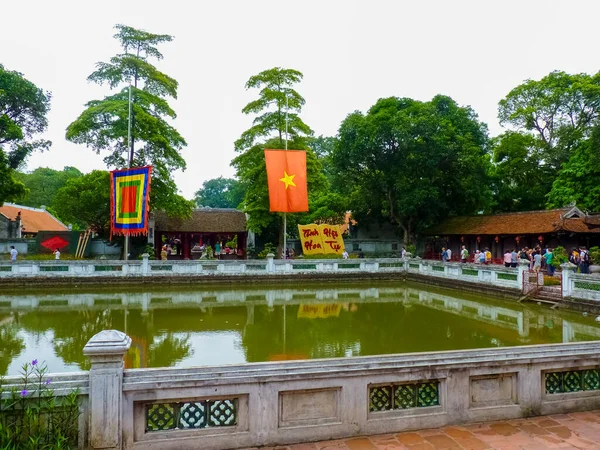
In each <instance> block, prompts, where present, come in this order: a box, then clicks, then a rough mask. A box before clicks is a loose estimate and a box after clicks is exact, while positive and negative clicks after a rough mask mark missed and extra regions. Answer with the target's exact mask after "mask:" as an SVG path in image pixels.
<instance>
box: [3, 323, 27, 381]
mask: <svg viewBox="0 0 600 450" xmlns="http://www.w3.org/2000/svg"><path fill="white" fill-rule="evenodd" d="M0 323H2V325H0V375H6V373H7V371H8V366H9V365H10V363H11V361H12V360H13V358H15V357H16V356H18V355H19V354H20V353H21V352H22V351H23V349H24V348H25V344H24V342H23V338H22V337H20V336H18V334H19V327H18V325H16V324H15V323H14V322H13V317H12V316H0Z"/></svg>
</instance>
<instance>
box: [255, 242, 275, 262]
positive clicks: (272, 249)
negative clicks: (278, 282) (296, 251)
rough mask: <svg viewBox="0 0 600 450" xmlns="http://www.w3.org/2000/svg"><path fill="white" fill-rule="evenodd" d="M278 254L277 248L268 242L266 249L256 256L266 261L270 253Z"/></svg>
mask: <svg viewBox="0 0 600 450" xmlns="http://www.w3.org/2000/svg"><path fill="white" fill-rule="evenodd" d="M276 252H277V247H275V246H274V245H273V244H271V243H270V242H267V243H266V244H265V248H263V250H262V251H261V252H260V253H259V254H258V255H256V256H257V258H258V259H265V258H266V257H267V255H268V254H269V253H273V254H275V253H276Z"/></svg>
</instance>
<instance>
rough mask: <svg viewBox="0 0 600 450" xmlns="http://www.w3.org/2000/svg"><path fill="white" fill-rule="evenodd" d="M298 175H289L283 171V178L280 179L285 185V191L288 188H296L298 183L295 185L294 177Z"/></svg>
mask: <svg viewBox="0 0 600 450" xmlns="http://www.w3.org/2000/svg"><path fill="white" fill-rule="evenodd" d="M295 176H296V175H288V174H287V173H286V172H285V170H284V171H283V178H280V179H279V181H282V182H284V183H285V189H286V190H287V188H288V186H294V187H296V183H294V177H295Z"/></svg>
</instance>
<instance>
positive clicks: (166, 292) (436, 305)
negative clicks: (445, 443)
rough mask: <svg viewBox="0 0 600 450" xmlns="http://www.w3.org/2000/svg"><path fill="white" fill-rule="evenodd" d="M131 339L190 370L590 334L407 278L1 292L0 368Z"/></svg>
mask: <svg viewBox="0 0 600 450" xmlns="http://www.w3.org/2000/svg"><path fill="white" fill-rule="evenodd" d="M103 329H117V330H121V331H124V332H126V333H127V334H128V335H129V336H131V338H132V340H133V343H132V347H131V349H130V351H129V353H128V354H127V355H126V361H125V363H126V367H130V368H137V367H165V366H170V367H189V366H198V365H219V364H232V363H242V362H258V361H280V360H290V359H314V358H331V357H344V356H364V355H380V354H391V353H406V352H422V351H441V350H456V349H469V348H484V347H501V346H514V345H527V344H545V343H558V342H574V341H586V340H596V339H599V338H600V326H599V324H598V323H597V322H596V321H595V316H589V317H586V316H584V315H582V314H581V313H572V312H566V311H554V310H551V309H549V308H547V307H543V306H538V305H535V304H518V303H516V302H515V301H509V300H498V299H494V298H492V297H490V296H489V295H487V294H486V293H485V289H482V291H481V293H480V294H467V293H461V292H458V291H454V290H443V289H438V288H430V287H428V286H423V285H416V284H407V283H396V284H390V283H384V282H371V283H364V284H348V283H340V284H338V285H332V284H326V285H318V284H314V285H311V284H309V285H305V286H303V287H297V286H296V287H294V286H286V285H269V286H256V285H251V286H240V287H239V288H231V287H228V288H226V289H224V288H217V287H206V288H203V287H195V288H190V287H187V288H180V287H172V288H156V289H155V288H152V289H151V290H145V291H136V290H128V291H122V292H119V291H110V290H96V291H85V290H79V289H77V288H74V289H72V290H69V291H65V290H63V291H49V290H45V291H39V290H38V291H31V292H24V291H19V292H15V293H4V295H2V296H0V374H3V375H7V374H8V375H16V374H17V373H18V372H19V369H20V367H21V366H22V365H23V364H24V363H25V362H27V361H31V360H33V359H38V360H43V361H45V362H46V363H47V365H48V368H49V369H50V371H51V372H61V371H78V370H82V369H88V368H89V363H88V361H87V359H86V358H85V357H84V356H83V354H82V348H83V346H84V345H85V344H86V342H87V341H88V340H89V339H90V338H91V337H92V336H93V335H94V334H96V333H98V332H99V331H101V330H103Z"/></svg>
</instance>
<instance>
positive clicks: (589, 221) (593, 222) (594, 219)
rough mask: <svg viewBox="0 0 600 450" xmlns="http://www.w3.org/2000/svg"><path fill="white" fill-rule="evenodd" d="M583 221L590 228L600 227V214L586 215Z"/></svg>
mask: <svg viewBox="0 0 600 450" xmlns="http://www.w3.org/2000/svg"><path fill="white" fill-rule="evenodd" d="M583 221H584V222H585V224H586V225H587V226H588V227H590V228H600V214H596V215H593V216H586V217H585V218H584V219H583Z"/></svg>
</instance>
